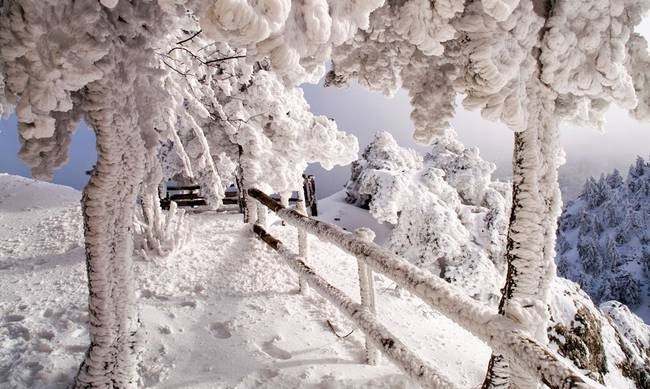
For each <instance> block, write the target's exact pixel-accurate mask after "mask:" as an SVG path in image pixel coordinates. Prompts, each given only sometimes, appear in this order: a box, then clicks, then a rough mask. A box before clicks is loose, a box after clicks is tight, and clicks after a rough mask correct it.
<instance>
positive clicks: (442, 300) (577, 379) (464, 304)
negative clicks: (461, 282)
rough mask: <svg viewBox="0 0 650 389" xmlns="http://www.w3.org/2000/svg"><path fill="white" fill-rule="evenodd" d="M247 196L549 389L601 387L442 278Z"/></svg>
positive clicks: (255, 194) (265, 199) (259, 196)
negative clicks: (343, 253)
mask: <svg viewBox="0 0 650 389" xmlns="http://www.w3.org/2000/svg"><path fill="white" fill-rule="evenodd" d="M248 194H249V196H250V197H252V198H254V199H256V200H257V201H259V202H260V203H261V204H263V205H264V206H266V207H268V208H269V209H271V210H272V211H274V212H275V213H276V214H277V215H278V216H279V217H280V218H281V219H282V220H284V221H286V222H287V223H289V224H290V225H292V226H294V227H296V228H298V229H299V230H305V231H307V232H309V233H311V234H313V235H315V236H317V237H318V238H319V239H322V240H324V241H327V242H330V243H333V244H334V245H336V246H338V247H339V248H341V249H343V250H344V251H347V252H348V253H350V254H352V255H354V256H355V257H357V258H358V259H361V260H363V261H364V262H365V263H366V265H368V266H369V267H370V268H371V269H372V270H374V271H376V272H378V273H381V274H383V275H384V276H386V277H388V278H390V279H391V280H393V281H395V282H396V283H397V284H398V285H400V286H401V287H403V288H405V289H406V290H408V291H409V292H411V293H413V294H414V295H416V296H418V297H420V298H421V299H422V300H423V301H424V302H425V303H427V304H428V305H429V306H431V307H432V308H434V309H436V310H437V311H439V312H440V313H442V314H443V315H445V316H447V317H448V318H449V319H451V320H453V321H454V322H456V323H457V324H458V325H460V326H461V327H463V328H465V329H466V330H467V331H468V332H470V333H471V334H473V335H474V336H476V337H478V338H479V339H481V340H483V341H484V342H485V343H487V344H488V345H489V346H490V347H491V348H492V349H493V350H495V351H497V352H499V353H502V354H504V355H505V356H506V357H507V359H508V360H509V361H510V363H512V364H514V365H517V366H519V367H521V368H522V369H524V370H525V371H526V372H527V373H528V374H529V375H530V376H536V377H538V379H539V380H540V381H541V382H543V383H544V384H545V385H547V386H548V387H550V388H552V389H556V388H557V389H565V388H567V389H568V388H600V387H602V386H600V385H599V384H597V383H595V382H593V381H588V382H587V381H585V379H584V378H583V376H582V375H581V374H580V373H579V372H578V371H577V370H576V369H575V368H573V367H572V366H570V365H569V364H568V363H566V362H565V361H563V360H561V359H559V358H558V356H557V355H556V354H555V353H554V352H553V351H551V350H550V349H549V348H548V347H546V346H545V345H543V344H541V343H539V342H538V341H536V340H535V339H533V338H532V337H530V336H529V335H527V334H526V332H525V331H524V330H523V326H522V325H521V324H519V323H517V322H515V321H513V320H512V319H510V318H508V317H505V316H502V315H499V314H498V313H497V312H496V311H494V310H493V309H491V308H489V307H488V306H486V305H484V304H482V303H480V302H478V301H476V300H474V299H472V298H471V297H469V296H467V295H466V294H465V293H463V291H461V290H460V289H459V288H457V287H455V286H454V285H452V284H450V283H448V282H447V281H445V280H443V279H442V278H440V277H437V276H435V275H433V274H431V273H429V272H427V271H425V270H422V269H420V268H418V267H416V266H415V265H413V264H411V263H410V262H408V261H406V260H404V259H402V258H401V257H399V256H397V255H395V254H393V253H391V252H390V251H388V250H385V249H384V248H382V247H380V246H379V245H377V244H375V243H373V242H368V241H364V240H363V239H360V238H359V237H358V236H355V235H354V234H352V233H349V232H346V231H344V230H343V229H341V228H340V227H338V226H334V225H331V224H328V223H324V222H321V221H318V220H315V219H312V218H309V217H307V216H304V215H301V214H300V213H298V212H296V211H294V210H292V209H289V208H285V207H284V206H282V205H281V204H279V203H277V202H276V201H274V200H273V199H272V198H271V197H269V196H268V195H266V194H265V193H263V192H261V191H260V190H257V189H249V190H248Z"/></svg>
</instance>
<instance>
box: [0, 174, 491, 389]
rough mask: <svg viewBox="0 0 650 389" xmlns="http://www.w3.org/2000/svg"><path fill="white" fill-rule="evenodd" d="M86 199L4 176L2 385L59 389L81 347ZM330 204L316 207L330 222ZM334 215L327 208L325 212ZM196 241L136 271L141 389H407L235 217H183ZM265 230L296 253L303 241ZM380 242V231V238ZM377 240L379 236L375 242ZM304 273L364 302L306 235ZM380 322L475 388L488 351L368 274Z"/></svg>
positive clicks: (348, 265)
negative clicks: (142, 339)
mask: <svg viewBox="0 0 650 389" xmlns="http://www.w3.org/2000/svg"><path fill="white" fill-rule="evenodd" d="M79 198H80V193H79V192H77V191H75V190H73V189H70V188H67V187H63V186H58V185H52V184H46V183H42V182H37V181H33V180H30V179H26V178H22V177H16V176H10V175H6V174H2V175H0V242H1V244H0V285H2V287H1V288H0V387H10V388H14V387H17V388H22V387H38V388H55V387H66V386H68V385H69V384H70V383H71V380H72V378H73V376H74V374H75V372H76V369H77V368H78V366H79V363H80V362H81V359H82V356H83V353H84V352H85V350H86V346H87V344H88V338H87V337H88V332H87V329H86V322H87V320H88V315H87V309H86V308H87V307H86V304H87V287H86V276H85V263H84V261H85V259H84V249H83V244H82V243H83V236H82V234H83V230H82V219H81V212H80V207H79ZM339 200H340V201H342V199H337V198H336V197H333V198H331V199H330V200H328V201H329V202H332V204H327V202H322V203H320V204H319V205H320V207H321V209H322V210H323V211H324V212H325V213H324V214H323V216H322V217H323V218H324V219H328V218H331V219H332V221H334V218H335V217H336V218H339V219H340V218H343V219H346V217H347V221H346V220H339V221H341V222H343V223H346V222H347V223H348V224H349V225H347V227H348V228H350V229H351V228H354V227H356V226H357V225H358V224H357V223H359V222H362V221H363V220H365V219H363V220H362V219H360V218H363V217H364V214H365V216H366V217H367V218H368V220H366V221H367V222H370V221H371V220H372V219H371V218H370V216H369V215H368V214H367V212H365V211H363V210H360V209H359V211H360V213H359V215H357V216H358V218H357V217H354V216H350V215H349V214H348V213H346V215H347V216H343V215H340V214H337V212H338V211H336V207H335V206H334V203H336V202H337V201H339ZM326 205H332V206H326ZM188 220H189V222H190V224H191V226H192V234H191V236H192V239H191V241H190V242H189V243H188V244H187V245H186V246H185V247H184V248H183V249H182V250H180V252H178V253H177V254H175V255H173V256H171V257H168V258H166V259H160V260H156V261H151V262H145V261H142V260H138V261H136V265H135V266H136V274H137V277H138V286H139V288H138V295H139V304H140V312H141V319H142V322H143V326H144V328H145V330H146V352H145V355H144V358H143V363H142V366H141V376H142V379H143V382H142V384H143V385H144V386H147V387H159V388H171V387H174V388H176V387H192V388H197V387H198V388H201V387H205V388H207V387H210V388H213V387H226V388H252V387H267V388H297V387H301V388H310V387H311V388H353V387H354V388H359V387H369V388H370V387H373V388H382V387H385V388H388V387H390V388H409V387H412V384H411V383H410V382H409V381H408V379H407V378H406V377H405V376H404V375H403V374H401V373H400V371H399V370H398V369H397V368H395V367H394V366H392V365H391V364H390V363H389V362H387V361H386V360H382V361H381V362H380V364H379V366H367V365H365V364H363V363H362V358H363V336H362V334H360V332H359V331H358V330H355V331H354V332H353V333H352V335H350V336H349V337H347V338H344V339H339V338H338V337H337V336H336V335H335V334H334V333H333V332H332V330H331V329H330V326H329V325H328V324H327V321H328V320H329V321H330V322H331V323H332V325H333V326H334V327H335V328H336V330H337V331H338V332H339V334H341V335H345V334H347V333H348V332H350V331H351V330H353V329H354V328H353V326H352V324H351V323H350V322H349V321H348V320H347V319H345V318H344V317H343V316H342V315H341V314H339V313H338V311H337V310H336V309H335V308H334V307H332V306H331V305H330V304H329V303H327V302H326V301H325V300H323V299H322V298H320V297H318V296H316V295H313V294H312V295H310V296H308V297H304V296H302V295H300V294H298V293H297V289H298V286H297V285H298V284H297V277H296V276H295V274H293V273H292V272H291V270H289V268H288V267H287V266H286V265H285V264H284V263H283V262H282V260H281V258H280V257H278V256H277V255H276V254H275V253H274V252H272V251H270V250H269V249H268V248H267V247H265V246H264V244H263V243H261V242H260V241H258V240H257V238H255V237H254V236H253V234H252V233H251V232H250V231H249V230H248V228H247V227H246V226H245V225H244V224H243V223H242V221H241V215H238V214H229V213H214V212H211V213H202V214H194V215H190V216H189V219H188ZM270 230H271V233H272V234H274V235H275V236H276V237H278V238H280V239H281V240H283V241H284V242H285V243H286V244H288V245H289V246H291V247H294V249H295V248H296V244H297V243H296V242H297V233H296V231H295V230H294V229H293V228H292V227H289V226H282V225H281V224H280V223H279V222H278V221H277V220H274V219H273V221H272V226H271V228H270ZM383 233H384V234H385V233H386V232H385V231H384V232H383ZM378 235H379V237H381V236H382V232H381V231H380V232H379V234H378ZM310 242H311V244H312V245H313V246H312V247H313V249H312V250H311V252H312V255H311V257H310V258H309V261H308V262H309V263H310V264H311V265H312V266H313V267H314V268H315V269H316V270H317V271H318V272H319V273H320V274H321V275H323V276H324V277H325V278H326V279H328V280H329V281H330V282H332V283H333V284H334V285H335V286H337V287H339V288H341V289H342V290H344V291H345V292H346V293H348V294H349V295H350V296H352V297H353V298H354V299H358V294H359V292H358V283H357V278H356V271H357V267H356V262H355V259H354V258H353V257H351V256H349V255H347V254H345V253H343V252H341V251H340V250H339V249H337V248H336V247H334V246H332V245H329V244H325V243H321V242H319V241H318V240H317V239H315V238H313V237H312V238H310ZM376 286H377V289H378V296H377V302H378V313H379V317H380V319H381V321H382V322H383V323H385V324H386V325H387V327H388V328H389V329H390V330H391V331H393V332H394V333H395V334H396V335H397V336H398V337H400V338H401V339H402V340H403V341H404V342H405V343H406V344H407V345H408V346H409V347H412V349H413V350H414V351H416V352H417V353H418V354H419V355H420V356H422V357H423V358H424V359H425V360H427V361H429V362H430V363H431V364H432V365H433V366H436V367H437V368H439V369H441V370H442V371H444V372H445V373H446V375H447V376H448V377H449V378H450V379H452V380H453V381H454V382H455V383H456V384H457V385H458V386H459V387H462V388H472V387H479V386H480V383H481V381H482V379H483V374H484V371H485V367H486V364H487V360H488V358H489V352H490V350H489V348H488V347H487V346H485V345H484V344H483V343H481V342H480V341H478V340H477V339H475V338H473V337H472V336H470V335H469V334H468V333H467V332H465V331H464V330H462V329H461V328H460V327H458V326H457V325H455V324H454V323H452V322H450V321H449V320H448V319H446V318H444V317H442V316H440V315H439V314H437V313H436V312H434V311H432V310H431V309H429V308H428V307H426V306H424V304H423V303H422V302H421V301H420V300H419V299H417V298H415V297H412V296H410V295H409V294H408V293H406V292H404V291H403V290H399V289H396V288H395V286H394V284H393V283H392V282H390V281H388V280H386V279H384V278H383V277H380V276H376Z"/></svg>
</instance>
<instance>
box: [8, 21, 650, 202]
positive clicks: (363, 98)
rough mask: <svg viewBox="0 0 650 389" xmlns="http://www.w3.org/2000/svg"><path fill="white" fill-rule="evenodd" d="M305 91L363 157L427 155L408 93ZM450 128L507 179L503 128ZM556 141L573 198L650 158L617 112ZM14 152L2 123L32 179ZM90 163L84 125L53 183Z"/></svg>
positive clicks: (14, 164)
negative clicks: (596, 178)
mask: <svg viewBox="0 0 650 389" xmlns="http://www.w3.org/2000/svg"><path fill="white" fill-rule="evenodd" d="M637 31H638V32H640V33H641V34H643V35H644V36H645V37H646V39H648V40H650V18H649V17H646V18H645V19H644V21H643V23H642V24H641V26H640V27H639V28H638V29H637ZM303 89H304V92H305V98H306V99H307V101H308V102H309V104H310V105H311V108H312V111H313V112H314V113H316V114H321V115H326V116H328V117H330V118H333V119H335V120H336V122H337V124H338V126H339V129H341V130H344V131H347V132H349V133H352V134H354V135H356V136H357V138H358V139H359V145H360V147H361V149H360V152H362V151H363V148H364V147H365V146H367V145H368V143H370V142H371V141H372V139H373V137H374V134H375V133H376V132H378V131H388V132H390V133H391V134H392V135H393V136H394V137H395V139H396V140H397V142H398V143H399V144H400V145H402V146H404V147H410V148H415V149H417V150H418V151H420V152H426V150H427V148H426V147H423V146H419V145H417V144H415V142H413V140H412V138H411V134H412V132H413V125H412V123H411V121H410V118H409V114H410V104H409V101H408V96H407V94H406V92H404V91H400V92H398V93H397V94H396V95H395V96H394V97H386V96H383V95H382V94H380V93H377V92H369V91H367V90H365V89H363V88H361V87H359V86H358V85H355V84H352V85H350V86H349V87H347V88H335V87H331V88H324V87H323V86H322V84H319V85H304V86H303ZM452 125H453V127H454V128H455V130H456V132H457V133H458V136H459V139H460V140H461V142H463V143H464V144H465V145H466V146H477V147H478V148H479V150H480V152H481V156H482V157H483V158H484V159H487V160H489V161H492V162H494V163H495V164H496V165H497V171H496V172H495V176H496V177H497V178H503V179H507V178H508V177H509V173H510V160H511V154H512V143H513V135H512V131H511V130H509V129H507V128H506V127H505V126H503V125H502V124H500V123H495V122H489V121H487V120H484V119H482V118H481V117H480V115H479V113H478V112H468V111H465V110H463V109H462V108H460V106H459V110H458V113H457V115H456V117H455V119H454V121H453V122H452ZM561 134H562V135H561V136H562V144H563V146H564V148H565V151H566V154H567V163H566V165H565V166H564V167H563V168H562V169H561V171H560V173H561V177H560V180H561V183H562V184H563V188H566V191H567V192H571V193H570V194H571V197H572V196H574V195H575V194H576V191H578V190H579V189H578V188H579V187H581V185H582V182H583V181H584V179H585V178H586V177H587V176H589V175H598V174H600V173H601V172H609V171H611V170H613V168H615V167H616V168H619V169H621V170H625V169H626V167H627V166H629V165H630V164H631V163H632V162H633V161H634V159H636V156H637V155H641V156H643V157H645V158H647V157H648V156H650V123H640V122H637V121H635V120H633V119H632V118H630V117H629V116H628V115H627V113H625V112H624V111H622V110H620V109H618V108H615V107H614V108H612V109H610V111H609V112H608V113H607V124H606V126H605V131H604V132H599V131H597V130H593V129H588V128H577V127H572V126H564V127H563V128H562V132H561ZM19 148H20V145H19V142H18V135H17V130H16V119H15V117H14V116H11V117H10V118H8V119H4V120H0V172H6V173H11V174H18V175H22V176H27V177H29V176H30V173H29V169H28V168H27V167H26V166H25V165H24V164H23V163H22V162H21V161H20V160H19V159H18V157H17V154H18V150H19ZM94 162H95V137H94V134H93V133H92V131H90V130H88V128H86V127H85V125H83V123H82V125H81V126H80V128H79V129H78V130H77V131H76V132H75V134H74V137H73V140H72V144H71V146H70V152H69V161H68V163H67V164H66V165H65V166H63V167H62V168H60V169H58V170H57V171H55V175H54V180H53V181H54V182H55V183H58V184H63V185H68V186H72V187H74V188H77V189H82V188H83V186H84V185H85V184H86V182H87V180H88V176H87V175H86V174H85V171H86V170H88V169H90V168H91V167H92V165H93V164H94ZM308 173H309V174H314V175H315V176H316V184H317V191H318V195H319V197H324V196H327V195H329V194H331V193H334V192H336V191H338V190H340V189H342V188H343V186H344V184H345V182H346V181H347V179H348V177H349V175H350V168H349V166H346V167H336V168H334V169H332V170H331V171H326V170H324V169H322V168H320V167H319V166H317V165H313V166H310V167H309V168H308Z"/></svg>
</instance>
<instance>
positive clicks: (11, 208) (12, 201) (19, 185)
mask: <svg viewBox="0 0 650 389" xmlns="http://www.w3.org/2000/svg"><path fill="white" fill-rule="evenodd" d="M80 200H81V192H79V191H78V190H76V189H73V188H70V187H68V186H63V185H56V184H51V183H48V182H44V181H38V180H33V179H31V178H25V177H20V176H15V175H11V174H7V173H0V212H17V211H21V210H24V209H26V208H41V209H44V208H56V207H65V206H70V205H72V204H79V201H80Z"/></svg>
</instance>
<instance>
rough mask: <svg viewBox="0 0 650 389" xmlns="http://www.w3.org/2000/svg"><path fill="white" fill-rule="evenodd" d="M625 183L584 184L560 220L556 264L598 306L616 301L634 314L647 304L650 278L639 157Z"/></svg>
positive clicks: (649, 222) (649, 172)
mask: <svg viewBox="0 0 650 389" xmlns="http://www.w3.org/2000/svg"><path fill="white" fill-rule="evenodd" d="M601 182H602V184H601ZM625 182H626V184H625V185H624V184H623V178H622V177H621V175H620V173H618V171H614V172H612V173H611V174H610V175H608V176H607V178H602V177H601V179H600V180H598V181H596V180H594V179H593V178H589V179H587V182H586V183H585V188H584V191H583V193H582V194H581V195H580V196H579V197H578V198H577V199H575V200H574V201H572V202H570V203H569V204H568V205H567V207H566V209H565V211H564V213H563V214H562V217H561V218H560V220H559V225H560V228H559V232H558V247H561V248H562V249H561V250H558V253H557V263H558V269H559V273H560V274H561V275H562V276H564V277H567V278H569V279H571V280H574V281H575V282H577V283H578V284H580V286H581V287H582V288H583V289H584V290H585V291H586V292H587V293H589V295H590V296H591V297H592V298H593V299H594V301H596V302H597V303H598V302H603V301H607V300H618V301H620V302H623V303H625V304H627V305H628V306H629V307H630V308H631V309H632V310H636V309H638V308H640V307H641V308H643V307H644V306H647V305H648V304H650V300H649V299H648V297H647V294H648V292H649V291H650V290H649V289H648V288H649V287H650V274H649V273H648V272H647V266H645V265H644V263H645V258H646V250H645V246H647V244H648V242H647V238H648V233H647V231H648V228H649V226H650V217H649V216H648V215H650V205H649V204H650V192H648V191H646V189H645V188H648V187H649V184H650V164H649V163H648V162H646V161H644V160H643V159H642V158H640V157H639V158H638V159H637V160H636V161H635V162H634V164H632V166H631V167H630V169H629V173H628V176H627V179H626V180H625ZM598 225H601V226H602V227H601V228H598V227H597V226H598ZM639 312H641V311H639ZM645 319H646V320H648V319H649V318H647V317H646V318H645Z"/></svg>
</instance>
